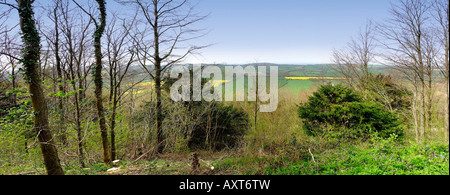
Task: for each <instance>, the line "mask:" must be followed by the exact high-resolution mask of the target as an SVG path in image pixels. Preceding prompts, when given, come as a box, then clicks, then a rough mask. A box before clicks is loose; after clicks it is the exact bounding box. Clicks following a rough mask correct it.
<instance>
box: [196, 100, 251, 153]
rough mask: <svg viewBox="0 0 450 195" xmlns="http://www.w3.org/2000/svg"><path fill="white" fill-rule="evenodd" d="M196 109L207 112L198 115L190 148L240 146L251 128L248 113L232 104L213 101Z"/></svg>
mask: <svg viewBox="0 0 450 195" xmlns="http://www.w3.org/2000/svg"><path fill="white" fill-rule="evenodd" d="M196 109H203V110H204V111H205V112H203V113H202V114H200V115H199V116H198V117H196V120H197V124H196V125H195V127H194V129H193V131H192V133H191V139H190V140H189V147H190V148H199V149H212V150H222V149H227V148H234V147H236V146H238V144H239V141H240V140H241V139H242V137H243V136H244V135H245V131H246V130H247V129H248V128H249V119H248V115H247V113H245V112H244V111H242V110H239V109H237V108H234V107H232V106H226V105H223V104H222V103H218V102H213V103H211V104H210V105H209V106H205V105H200V106H198V107H197V108H196Z"/></svg>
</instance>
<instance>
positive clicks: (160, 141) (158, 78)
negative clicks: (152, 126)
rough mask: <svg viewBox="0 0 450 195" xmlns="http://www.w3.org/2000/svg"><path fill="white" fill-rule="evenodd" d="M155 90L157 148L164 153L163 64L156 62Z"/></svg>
mask: <svg viewBox="0 0 450 195" xmlns="http://www.w3.org/2000/svg"><path fill="white" fill-rule="evenodd" d="M155 70H156V74H155V92H156V109H155V112H156V113H155V114H156V134H157V149H158V153H160V154H161V153H163V151H164V137H163V132H162V121H163V116H162V110H161V64H160V62H159V63H158V62H157V63H156V66H155Z"/></svg>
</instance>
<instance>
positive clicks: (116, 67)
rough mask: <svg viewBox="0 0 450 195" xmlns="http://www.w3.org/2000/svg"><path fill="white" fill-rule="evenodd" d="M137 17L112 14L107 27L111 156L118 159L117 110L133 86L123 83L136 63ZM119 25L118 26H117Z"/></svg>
mask: <svg viewBox="0 0 450 195" xmlns="http://www.w3.org/2000/svg"><path fill="white" fill-rule="evenodd" d="M135 19H136V15H135V16H134V17H133V18H132V19H131V20H125V19H119V18H118V16H117V14H114V13H113V14H112V17H111V20H110V22H109V24H108V25H107V27H106V31H105V36H106V54H105V56H106V57H107V65H108V66H107V69H109V70H108V73H109V79H110V94H109V102H110V104H111V110H112V112H111V118H110V133H111V156H112V160H115V158H116V145H115V128H116V115H117V109H118V107H119V106H120V105H119V102H120V101H121V99H122V97H123V96H124V95H125V94H126V92H128V91H129V89H130V88H131V87H133V85H131V86H130V87H128V88H125V89H124V88H123V86H122V82H123V81H124V78H125V77H126V75H127V73H128V70H129V69H130V66H131V65H132V63H133V62H134V61H135V53H134V51H133V50H132V48H131V47H132V45H131V44H130V43H132V41H131V38H130V30H131V28H133V26H134V24H135V22H136V21H135ZM116 25H118V26H116Z"/></svg>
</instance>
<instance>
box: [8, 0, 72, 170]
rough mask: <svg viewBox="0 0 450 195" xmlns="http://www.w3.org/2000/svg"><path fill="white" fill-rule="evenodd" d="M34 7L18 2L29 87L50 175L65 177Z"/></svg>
mask: <svg viewBox="0 0 450 195" xmlns="http://www.w3.org/2000/svg"><path fill="white" fill-rule="evenodd" d="M32 3H33V1H29V0H17V4H18V12H19V17H20V28H21V30H22V40H23V43H24V48H23V61H22V63H23V67H24V68H25V79H26V82H27V83H28V86H29V90H30V95H31V103H32V105H33V110H34V129H35V131H36V134H37V137H38V140H39V145H40V147H41V151H42V155H43V156H44V164H45V168H46V170H47V174H49V175H63V174H64V172H63V169H62V167H61V164H60V161H59V157H58V151H57V149H56V147H55V144H54V143H53V135H52V133H51V131H50V127H49V124H48V110H47V102H46V100H45V96H44V92H43V89H42V87H41V83H42V82H41V78H40V77H39V72H40V71H39V64H38V63H39V56H40V38H39V33H38V31H37V29H36V25H35V24H36V22H35V20H34V18H33V17H34V12H33V8H32V5H31V4H32Z"/></svg>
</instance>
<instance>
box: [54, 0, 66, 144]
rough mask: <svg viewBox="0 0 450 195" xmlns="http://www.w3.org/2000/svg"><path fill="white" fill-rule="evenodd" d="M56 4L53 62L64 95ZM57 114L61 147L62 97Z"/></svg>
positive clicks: (62, 132) (63, 130)
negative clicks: (54, 62) (54, 61)
mask: <svg viewBox="0 0 450 195" xmlns="http://www.w3.org/2000/svg"><path fill="white" fill-rule="evenodd" d="M55 2H56V7H55V9H54V10H53V17H54V20H55V21H54V23H55V42H54V48H55V51H54V52H55V60H56V72H57V75H58V79H57V82H56V84H57V86H58V90H59V91H60V92H61V93H64V85H63V83H62V82H63V76H62V69H61V57H60V56H59V27H58V25H59V24H58V15H57V10H58V6H59V1H55ZM58 114H59V120H60V121H59V130H58V136H59V139H60V141H61V142H62V144H63V145H65V146H67V137H66V132H65V127H64V124H65V122H64V121H65V116H64V104H63V97H62V96H58Z"/></svg>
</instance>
